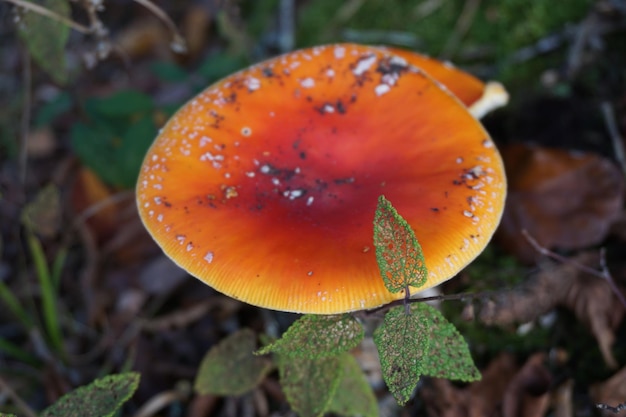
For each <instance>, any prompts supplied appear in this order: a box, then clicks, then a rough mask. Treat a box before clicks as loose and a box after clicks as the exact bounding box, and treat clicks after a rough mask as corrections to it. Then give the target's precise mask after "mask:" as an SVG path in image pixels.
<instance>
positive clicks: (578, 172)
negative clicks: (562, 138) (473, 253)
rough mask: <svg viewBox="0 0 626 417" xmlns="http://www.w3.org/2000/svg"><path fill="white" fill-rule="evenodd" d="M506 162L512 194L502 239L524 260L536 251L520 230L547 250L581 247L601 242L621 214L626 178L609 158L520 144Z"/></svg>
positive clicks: (511, 149)
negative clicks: (526, 231) (524, 231)
mask: <svg viewBox="0 0 626 417" xmlns="http://www.w3.org/2000/svg"><path fill="white" fill-rule="evenodd" d="M503 158H504V162H505V166H506V167H507V173H508V176H509V192H508V196H507V203H506V207H505V211H504V215H503V218H502V224H501V227H500V230H499V232H498V238H499V240H500V242H501V244H502V245H503V246H504V247H505V248H507V249H508V250H509V251H510V252H511V253H513V254H514V255H515V256H517V257H518V258H519V259H520V260H522V261H524V262H532V261H534V260H535V259H536V258H537V253H536V251H535V250H534V249H533V248H532V247H531V246H530V245H529V244H528V243H527V242H526V240H525V239H524V238H523V237H522V235H521V230H523V229H526V230H528V232H529V233H530V234H531V235H532V236H534V237H535V238H536V239H537V240H538V241H539V242H540V243H541V244H542V245H543V246H544V247H547V248H561V249H582V248H586V247H589V246H592V245H595V244H597V243H599V242H601V241H602V240H603V239H604V238H605V237H606V236H607V234H608V232H609V229H610V227H611V224H612V223H613V222H614V221H615V220H616V219H617V218H618V216H619V214H620V212H621V211H622V206H623V202H624V178H623V175H622V173H621V172H620V170H619V169H618V168H617V167H616V166H615V165H614V164H613V163H612V162H611V161H609V160H607V159H605V158H602V157H600V156H598V155H595V154H591V153H574V152H567V151H563V150H557V149H546V148H539V147H529V146H525V145H521V144H516V145H512V146H509V147H508V148H505V149H504V150H503Z"/></svg>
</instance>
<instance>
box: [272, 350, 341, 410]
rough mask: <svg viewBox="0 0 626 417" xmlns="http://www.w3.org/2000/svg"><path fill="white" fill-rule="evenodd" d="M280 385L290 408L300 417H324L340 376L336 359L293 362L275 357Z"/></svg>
mask: <svg viewBox="0 0 626 417" xmlns="http://www.w3.org/2000/svg"><path fill="white" fill-rule="evenodd" d="M277 360H278V371H279V374H280V384H281V386H282V388H283V391H284V392H285V395H286V396H287V401H289V405H291V408H292V409H293V410H294V411H295V412H296V413H298V415H299V416H300V417H317V416H321V415H322V414H324V413H325V412H326V411H327V410H328V407H329V405H330V402H331V400H332V398H333V397H334V395H335V393H336V391H337V387H338V386H339V381H340V380H341V376H342V374H343V367H342V366H341V365H342V363H341V359H340V357H339V356H330V357H326V358H316V359H307V358H292V357H289V356H285V355H277Z"/></svg>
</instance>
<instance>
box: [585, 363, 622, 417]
mask: <svg viewBox="0 0 626 417" xmlns="http://www.w3.org/2000/svg"><path fill="white" fill-rule="evenodd" d="M589 394H590V395H591V398H592V399H593V401H594V402H595V403H596V404H605V405H608V406H610V407H617V406H618V405H619V404H622V403H624V402H626V367H624V368H622V369H621V370H620V371H619V372H617V373H616V374H615V375H613V376H612V377H611V378H609V379H608V380H606V381H604V382H602V383H599V384H595V385H593V386H592V387H591V389H590V392H589ZM602 415H603V416H607V417H608V416H613V417H619V416H626V410H623V411H621V412H619V413H614V412H612V411H610V410H603V411H602Z"/></svg>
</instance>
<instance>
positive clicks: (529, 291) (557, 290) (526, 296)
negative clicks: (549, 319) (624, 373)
mask: <svg viewBox="0 0 626 417" xmlns="http://www.w3.org/2000/svg"><path fill="white" fill-rule="evenodd" d="M572 260H573V261H576V262H578V263H580V264H582V265H586V266H588V267H590V268H597V267H598V265H599V264H600V256H599V255H598V253H596V252H584V253H581V254H579V255H577V256H576V257H575V258H572ZM556 306H563V307H565V308H567V309H569V310H571V311H573V312H574V313H575V314H576V317H577V318H578V319H579V320H580V321H582V322H583V323H584V324H585V325H586V326H587V327H588V328H589V330H590V331H591V332H592V333H593V335H594V336H595V338H596V340H597V341H598V345H599V348H600V351H601V352H602V356H603V358H604V361H605V363H606V364H607V365H608V366H609V367H616V366H617V362H616V361H615V358H614V357H613V353H612V352H611V346H612V345H613V342H614V339H615V335H614V331H615V329H616V328H617V327H618V326H619V324H620V322H621V320H622V318H623V316H624V310H625V308H624V306H623V305H622V304H621V303H620V302H619V300H618V299H617V297H616V296H615V294H614V293H613V291H612V290H611V287H610V286H609V284H608V283H607V282H606V280H604V279H602V278H599V277H596V276H593V275H590V274H588V273H586V272H584V271H581V270H580V268H579V267H577V266H576V265H573V264H572V263H565V264H559V265H553V266H552V267H549V268H548V269H544V270H542V271H541V272H539V273H537V274H536V275H535V276H533V277H531V279H530V280H528V281H527V282H526V283H525V284H524V285H523V286H522V287H521V288H516V289H513V290H506V291H501V292H499V293H497V294H496V295H495V296H493V297H492V298H491V299H489V300H486V301H484V305H483V306H482V308H481V310H480V313H479V314H478V317H479V319H480V320H481V321H482V322H484V323H486V324H490V325H491V324H498V325H508V324H511V323H523V322H528V321H532V320H535V319H537V318H538V317H540V316H541V315H543V314H545V313H547V312H548V311H549V310H551V309H552V308H554V307H556Z"/></svg>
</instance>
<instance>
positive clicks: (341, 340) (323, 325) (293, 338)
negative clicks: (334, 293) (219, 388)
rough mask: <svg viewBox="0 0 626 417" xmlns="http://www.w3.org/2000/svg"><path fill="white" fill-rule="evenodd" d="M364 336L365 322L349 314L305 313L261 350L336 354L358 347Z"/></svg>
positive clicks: (304, 355)
mask: <svg viewBox="0 0 626 417" xmlns="http://www.w3.org/2000/svg"><path fill="white" fill-rule="evenodd" d="M362 339H363V326H361V324H359V322H358V321H356V319H355V318H354V317H352V316H351V315H350V314H342V315H333V316H325V315H315V314H310V315H304V316H302V317H301V318H300V319H299V320H298V321H296V322H294V323H293V324H292V325H291V326H290V327H289V329H287V331H286V332H285V333H284V334H283V336H282V337H281V338H280V339H278V340H277V341H275V342H274V343H272V344H270V345H267V346H265V347H264V348H262V349H260V350H259V352H258V354H260V355H264V354H267V353H270V352H275V353H278V354H281V355H286V356H289V357H292V358H309V359H314V358H324V357H328V356H336V355H339V354H341V353H343V352H347V351H348V350H350V349H352V348H354V347H356V346H357V345H358V344H359V342H360V341H361V340H362Z"/></svg>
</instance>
